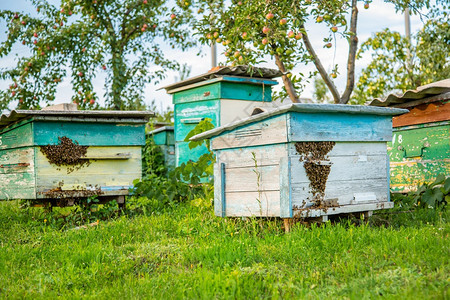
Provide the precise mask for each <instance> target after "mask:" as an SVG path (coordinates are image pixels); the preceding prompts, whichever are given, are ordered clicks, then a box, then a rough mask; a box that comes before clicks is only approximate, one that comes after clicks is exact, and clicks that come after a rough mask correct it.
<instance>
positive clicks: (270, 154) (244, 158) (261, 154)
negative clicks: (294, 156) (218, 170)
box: [216, 144, 287, 168]
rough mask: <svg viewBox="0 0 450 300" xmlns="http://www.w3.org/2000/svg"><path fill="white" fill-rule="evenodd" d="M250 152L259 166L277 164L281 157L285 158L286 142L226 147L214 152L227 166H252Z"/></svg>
mask: <svg viewBox="0 0 450 300" xmlns="http://www.w3.org/2000/svg"><path fill="white" fill-rule="evenodd" d="M252 152H253V153H254V154H255V158H256V160H257V162H258V165H260V166H266V165H275V164H278V163H279V161H280V159H281V158H282V157H285V158H287V151H286V144H277V145H270V146H261V147H249V148H236V149H226V150H221V151H217V152H216V157H217V160H220V161H222V162H226V164H227V168H241V167H253V166H254V165H255V163H254V161H253V160H252V157H253V156H252Z"/></svg>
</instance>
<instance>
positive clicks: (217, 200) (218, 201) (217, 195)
mask: <svg viewBox="0 0 450 300" xmlns="http://www.w3.org/2000/svg"><path fill="white" fill-rule="evenodd" d="M220 163H221V161H220V160H219V159H218V158H216V163H215V164H214V215H216V216H218V217H221V216H222V198H221V192H222V187H221V185H222V176H221V175H220Z"/></svg>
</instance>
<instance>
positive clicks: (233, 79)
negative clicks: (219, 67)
mask: <svg viewBox="0 0 450 300" xmlns="http://www.w3.org/2000/svg"><path fill="white" fill-rule="evenodd" d="M222 81H229V82H239V83H252V84H259V85H267V86H269V87H270V86H272V85H277V84H278V81H276V80H272V79H267V78H256V77H237V76H223V77H222Z"/></svg>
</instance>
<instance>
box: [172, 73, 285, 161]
mask: <svg viewBox="0 0 450 300" xmlns="http://www.w3.org/2000/svg"><path fill="white" fill-rule="evenodd" d="M276 83H277V82H276V81H274V80H270V79H264V78H249V77H238V76H223V77H222V78H214V79H210V80H205V81H202V82H198V83H196V84H192V85H188V86H183V87H178V88H176V89H175V90H174V91H169V93H171V94H172V95H173V96H172V99H173V103H174V105H175V108H174V115H175V122H174V123H175V124H174V127H175V143H176V147H175V150H176V151H175V152H176V164H177V166H178V165H180V164H182V163H185V162H187V161H189V160H193V161H195V160H197V159H198V158H199V157H200V156H201V155H202V154H204V153H206V147H201V148H197V149H189V147H188V146H187V143H186V142H184V139H185V137H186V135H187V134H188V133H189V132H190V131H191V130H192V129H193V128H194V127H195V126H196V125H197V124H198V123H199V122H200V121H201V120H202V119H204V118H209V119H211V120H212V121H211V122H212V124H213V125H214V126H216V127H218V126H221V125H224V124H223V123H222V122H230V121H234V120H236V118H240V117H241V116H243V117H248V116H250V114H251V113H252V111H253V107H257V106H261V104H262V103H266V102H271V101H272V96H271V93H272V89H271V87H272V86H273V85H274V84H276ZM224 101H226V102H230V103H235V104H236V105H223V103H224ZM244 102H248V104H244ZM236 109H238V110H239V111H238V112H236V111H233V110H236Z"/></svg>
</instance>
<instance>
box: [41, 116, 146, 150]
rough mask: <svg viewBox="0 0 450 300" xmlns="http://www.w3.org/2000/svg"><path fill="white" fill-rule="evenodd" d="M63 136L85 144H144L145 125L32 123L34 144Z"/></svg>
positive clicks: (53, 140)
mask: <svg viewBox="0 0 450 300" xmlns="http://www.w3.org/2000/svg"><path fill="white" fill-rule="evenodd" d="M63 136H66V137H68V138H70V139H72V140H73V141H77V142H78V143H79V144H80V145H86V146H140V145H145V126H144V124H120V123H82V122H62V121H61V122H45V121H36V122H35V123H34V142H35V145H39V146H44V145H55V144H57V143H58V138H59V137H63Z"/></svg>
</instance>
